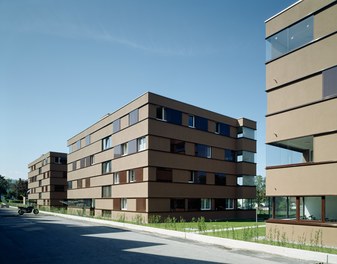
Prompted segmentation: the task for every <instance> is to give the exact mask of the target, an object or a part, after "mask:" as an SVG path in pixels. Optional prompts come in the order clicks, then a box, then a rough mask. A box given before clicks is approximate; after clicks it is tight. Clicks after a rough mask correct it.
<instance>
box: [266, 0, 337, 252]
mask: <svg viewBox="0 0 337 264" xmlns="http://www.w3.org/2000/svg"><path fill="white" fill-rule="evenodd" d="M266 41H267V62H266V91H267V98H268V99H267V100H268V109H267V131H266V142H267V188H266V192H267V195H268V196H269V197H271V199H272V204H273V207H272V208H273V209H272V219H270V220H269V221H268V223H267V235H269V236H272V234H273V233H275V230H278V231H277V232H276V233H279V234H281V235H282V236H283V237H284V238H285V239H287V240H288V241H295V242H299V241H300V242H304V241H306V242H307V243H310V241H311V242H312V240H317V241H318V242H319V243H321V242H322V244H323V245H327V246H337V239H336V237H337V188H336V186H337V177H336V172H337V151H336V149H337V51H336V47H337V1H333V0H322V1H316V0H302V1H298V2H296V3H295V4H293V5H292V6H290V7H289V8H287V9H285V10H284V11H282V12H280V13H279V14H277V15H275V16H273V17H272V18H270V19H268V20H267V21H266Z"/></svg>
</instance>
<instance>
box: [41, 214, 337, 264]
mask: <svg viewBox="0 0 337 264" xmlns="http://www.w3.org/2000/svg"><path fill="white" fill-rule="evenodd" d="M40 212H41V213H43V214H48V215H55V216H59V217H63V218H67V219H72V220H79V221H86V222H91V223H97V224H101V225H106V226H112V227H118V228H123V229H128V230H135V231H143V232H148V233H154V234H159V235H165V236H170V237H175V238H181V239H186V240H191V241H195V242H201V243H207V244H210V245H216V246H222V247H226V248H230V249H241V250H242V249H243V250H250V251H258V252H263V253H268V254H274V255H280V256H283V257H289V258H294V259H301V260H309V261H318V262H320V263H329V264H337V255H335V254H328V253H322V252H314V251H308V250H301V249H294V248H286V247H279V246H273V245H265V244H259V243H254V242H246V241H240V240H233V239H228V238H219V237H212V236H205V235H200V234H195V233H187V232H181V231H174V230H166V229H161V228H155V227H148V226H141V225H135V224H128V223H121V222H113V221H110V220H102V219H94V218H88V217H82V216H76V215H66V214H58V213H52V212H46V211H40Z"/></svg>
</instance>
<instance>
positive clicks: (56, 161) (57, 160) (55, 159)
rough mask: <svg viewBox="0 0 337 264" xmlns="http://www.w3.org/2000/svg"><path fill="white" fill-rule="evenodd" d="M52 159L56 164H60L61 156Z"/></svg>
mask: <svg viewBox="0 0 337 264" xmlns="http://www.w3.org/2000/svg"><path fill="white" fill-rule="evenodd" d="M54 161H55V163H56V164H62V157H54Z"/></svg>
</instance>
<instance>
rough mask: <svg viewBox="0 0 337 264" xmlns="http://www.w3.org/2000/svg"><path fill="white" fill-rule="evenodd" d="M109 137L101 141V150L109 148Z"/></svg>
mask: <svg viewBox="0 0 337 264" xmlns="http://www.w3.org/2000/svg"><path fill="white" fill-rule="evenodd" d="M111 143H112V142H111V136H110V137H106V138H103V139H102V150H106V149H109V148H111Z"/></svg>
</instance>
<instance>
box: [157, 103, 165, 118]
mask: <svg viewBox="0 0 337 264" xmlns="http://www.w3.org/2000/svg"><path fill="white" fill-rule="evenodd" d="M165 112H166V111H165V107H162V106H158V107H157V110H156V118H157V119H159V120H163V121H166V114H165Z"/></svg>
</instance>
